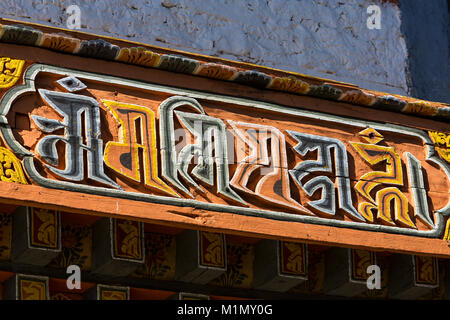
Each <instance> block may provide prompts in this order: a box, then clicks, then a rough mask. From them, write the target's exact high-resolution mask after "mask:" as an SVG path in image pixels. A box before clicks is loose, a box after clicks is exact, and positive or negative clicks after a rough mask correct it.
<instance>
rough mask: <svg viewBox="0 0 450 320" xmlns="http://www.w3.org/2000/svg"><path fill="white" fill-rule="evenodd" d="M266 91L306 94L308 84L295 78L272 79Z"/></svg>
mask: <svg viewBox="0 0 450 320" xmlns="http://www.w3.org/2000/svg"><path fill="white" fill-rule="evenodd" d="M268 89H273V90H278V91H286V92H292V93H298V94H306V93H307V92H308V91H309V84H308V83H306V82H305V81H302V80H299V79H297V78H295V77H283V78H280V77H274V78H273V79H272V81H271V82H270V84H269V86H268Z"/></svg>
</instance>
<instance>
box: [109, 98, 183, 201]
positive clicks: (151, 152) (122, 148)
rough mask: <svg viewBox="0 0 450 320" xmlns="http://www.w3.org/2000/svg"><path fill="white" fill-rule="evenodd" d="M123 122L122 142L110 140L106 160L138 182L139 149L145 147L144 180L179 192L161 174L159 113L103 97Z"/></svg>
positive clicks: (160, 187)
mask: <svg viewBox="0 0 450 320" xmlns="http://www.w3.org/2000/svg"><path fill="white" fill-rule="evenodd" d="M102 102H103V103H104V104H105V106H106V107H107V108H108V110H109V111H110V112H111V114H112V115H113V116H114V118H115V119H116V120H117V121H118V122H119V124H120V130H121V132H120V133H121V134H119V136H120V137H121V140H122V141H121V142H111V141H110V142H108V143H107V144H106V148H105V158H104V159H105V163H106V165H107V166H108V167H110V168H111V169H113V170H114V171H116V172H118V173H119V174H121V175H124V176H126V177H128V178H130V179H132V180H134V181H136V182H141V168H140V161H139V149H141V150H142V157H143V159H142V164H143V170H144V182H145V184H146V185H147V186H149V187H152V188H155V189H157V190H159V191H162V192H164V193H167V194H170V195H172V196H176V197H179V195H178V194H177V193H176V192H175V191H174V190H173V189H172V188H170V187H169V186H168V185H167V184H166V183H164V182H163V181H162V180H161V179H160V178H159V177H158V159H157V150H156V131H155V128H156V124H155V113H154V112H153V111H152V110H151V109H149V108H146V107H143V106H137V105H133V104H127V103H120V102H115V101H109V100H102Z"/></svg>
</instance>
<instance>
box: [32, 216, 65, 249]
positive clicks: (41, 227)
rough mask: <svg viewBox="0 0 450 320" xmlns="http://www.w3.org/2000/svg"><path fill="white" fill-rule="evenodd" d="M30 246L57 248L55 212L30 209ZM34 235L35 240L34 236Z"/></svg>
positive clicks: (56, 217)
mask: <svg viewBox="0 0 450 320" xmlns="http://www.w3.org/2000/svg"><path fill="white" fill-rule="evenodd" d="M31 210H32V211H31V212H32V214H31V230H32V232H33V236H32V237H31V239H32V240H31V244H32V245H36V246H45V247H48V248H56V247H57V246H58V215H57V213H56V211H53V210H47V209H41V208H32V209H31ZM34 233H36V238H35V236H34Z"/></svg>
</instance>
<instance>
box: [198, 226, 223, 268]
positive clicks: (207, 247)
mask: <svg viewBox="0 0 450 320" xmlns="http://www.w3.org/2000/svg"><path fill="white" fill-rule="evenodd" d="M201 237H202V239H201V252H202V257H201V258H202V264H204V265H209V266H215V267H224V265H225V262H224V259H223V257H224V251H225V249H224V243H223V238H222V235H221V234H220V233H214V232H201ZM203 237H204V238H203ZM205 240H206V241H205Z"/></svg>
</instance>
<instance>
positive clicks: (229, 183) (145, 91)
mask: <svg viewBox="0 0 450 320" xmlns="http://www.w3.org/2000/svg"><path fill="white" fill-rule="evenodd" d="M24 79H25V83H24V84H16V85H14V86H12V87H11V88H10V89H9V91H8V92H7V94H5V95H4V96H3V98H2V100H1V104H0V130H1V133H2V137H3V145H4V147H6V148H5V150H7V152H9V153H11V155H12V154H14V156H15V157H17V159H19V160H20V161H21V162H22V164H23V168H24V173H25V174H26V176H27V177H28V178H29V181H30V183H31V184H35V185H40V186H42V187H47V188H53V189H64V190H68V191H72V192H83V193H89V194H96V195H100V196H111V197H119V198H126V199H132V200H136V201H145V202H150V203H152V202H157V203H165V204H169V205H174V206H190V207H195V208H199V209H203V210H211V211H218V212H230V213H233V214H243V215H249V216H258V217H261V218H267V219H277V220H286V221H298V222H303V223H310V224H322V225H330V226H337V227H343V228H356V229H360V230H373V231H381V232H388V233H397V234H405V235H413V236H418V237H428V238H440V237H442V236H443V232H444V228H445V225H446V222H447V216H448V215H449V214H450V202H449V194H450V193H449V191H450V180H449V176H450V168H449V165H448V163H447V158H446V153H445V152H446V150H447V149H448V145H449V142H448V140H449V139H447V135H446V134H443V133H437V132H425V131H422V130H419V129H414V128H407V127H403V126H399V125H386V124H382V123H376V122H370V121H361V120H357V119H347V118H344V117H338V116H331V115H327V114H319V113H315V112H310V111H305V110H302V109H295V108H285V107H282V106H277V105H273V104H268V103H262V102H261V103H260V102H256V101H249V100H245V99H238V98H230V97H226V96H219V95H213V94H210V93H208V94H203V93H201V92H193V91H186V90H183V89H175V88H169V87H164V86H156V85H151V84H146V83H138V82H136V81H130V80H126V79H122V78H116V77H110V76H102V75H97V74H92V73H87V72H81V71H75V70H68V69H63V68H57V67H52V66H48V65H40V64H35V65H32V66H31V67H29V68H28V69H27V71H26V74H25V76H24ZM68 79H70V83H76V88H75V89H74V88H73V86H72V87H71V86H67V85H62V84H66V82H67V81H68ZM30 96H33V97H34V98H33V99H30V98H27V99H21V98H22V97H30ZM16 114H20V115H24V114H28V115H29V120H30V127H29V129H28V130H24V129H23V128H22V129H21V130H18V129H16V128H15V124H14V123H15V122H14V119H15V117H16ZM25 135H26V137H27V139H23V138H21V137H22V136H25ZM28 137H35V138H34V139H35V140H34V141H30V138H28ZM443 150H444V151H443ZM19 160H17V164H20V163H19ZM7 166H9V167H8V168H10V167H11V168H10V169H11V170H12V168H13V167H12V165H9V164H8V165H7ZM14 168H16V167H15V166H14ZM11 170H10V171H8V172H6V171H5V172H6V176H7V177H11V179H12V177H13V175H12V171H11ZM19 178H20V177H18V178H17V179H19ZM17 179H16V180H17ZM19 180H20V179H19ZM22 180H23V181H25V178H24V177H23V179H22ZM22 180H20V181H22ZM150 211H151V210H150ZM148 214H149V215H151V212H149V213H148ZM136 228H137V227H136V226H134V225H125V224H123V223H118V224H117V230H118V232H119V231H120V232H122V233H123V239H122V240H123V243H122V244H121V246H120V247H119V246H118V247H117V248H118V250H119V251H120V252H121V254H123V255H126V256H132V257H139V256H140V255H141V251H140V250H141V249H140V248H139V247H137V246H136V241H135V240H136V239H138V236H137V234H136V231H137V229H136ZM120 232H119V233H120ZM204 236H205V244H207V246H205V248H204V250H205V251H204V252H203V253H204V259H205V261H204V262H205V263H207V264H220V263H221V262H222V261H221V259H222V255H221V252H223V251H224V248H221V246H220V245H219V244H220V241H219V240H220V239H219V238H217V239H216V238H214V237H213V236H214V234H213V233H211V234H209V233H205V234H204ZM43 239H44V238H43ZM45 239H47V238H45ZM48 239H50V240H51V238H48ZM218 241H219V242H218ZM287 249H288V248H287V247H286V250H287ZM294 249H295V248H294ZM291 251H292V250H291ZM292 252H297V249H295V250H294V251H292ZM286 254H287V251H286ZM288 256H289V257H290V255H288ZM296 257H297V255H296ZM296 259H297V258H296ZM286 266H287V267H289V268H291V269H292V270H293V271H292V272H294V271H295V272H301V268H300V267H301V264H300V260H298V261H297V260H294V259H293V260H292V261H290V260H289V261H288V263H287V264H286ZM289 270H290V269H289Z"/></svg>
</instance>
